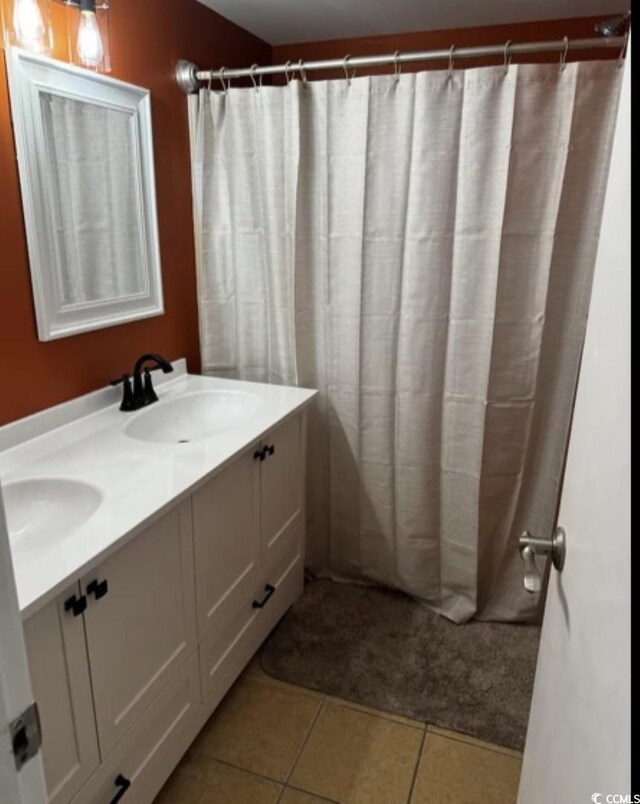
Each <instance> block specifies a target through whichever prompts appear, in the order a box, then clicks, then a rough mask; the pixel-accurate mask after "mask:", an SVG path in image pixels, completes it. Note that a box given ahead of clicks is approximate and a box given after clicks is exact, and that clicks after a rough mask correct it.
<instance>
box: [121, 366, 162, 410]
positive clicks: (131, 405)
mask: <svg viewBox="0 0 640 804" xmlns="http://www.w3.org/2000/svg"><path fill="white" fill-rule="evenodd" d="M149 361H152V362H154V363H155V364H156V365H157V366H159V367H160V368H161V369H162V371H163V372H164V374H168V373H169V372H170V371H173V366H172V365H171V363H169V361H168V360H165V359H164V357H161V356H160V355H155V354H144V355H142V356H141V357H139V358H138V359H137V360H136V364H135V366H134V367H133V388H132V387H131V375H130V374H123V375H122V377H119V378H118V379H117V380H112V381H111V385H119V384H120V383H122V402H121V403H120V410H124V411H131V410H140V408H144V407H146V406H147V405H151V404H152V403H153V402H157V401H158V396H157V394H156V392H155V391H154V389H153V383H152V381H151V372H150V371H149V369H148V368H145V370H144V380H143V378H142V367H143V365H144V364H145V363H147V362H149Z"/></svg>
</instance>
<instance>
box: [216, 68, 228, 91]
mask: <svg viewBox="0 0 640 804" xmlns="http://www.w3.org/2000/svg"><path fill="white" fill-rule="evenodd" d="M226 69H227V68H226V67H221V68H220V69H219V70H218V78H219V79H220V83H221V84H222V91H223V92H224V94H225V95H226V94H227V89H228V88H229V85H228V84H225V82H224V74H225V72H226Z"/></svg>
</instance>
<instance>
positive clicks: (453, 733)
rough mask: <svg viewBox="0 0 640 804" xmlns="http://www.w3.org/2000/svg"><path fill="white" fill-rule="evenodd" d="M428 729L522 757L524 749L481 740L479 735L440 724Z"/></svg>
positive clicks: (443, 735) (518, 757)
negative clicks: (443, 726) (519, 749)
mask: <svg viewBox="0 0 640 804" xmlns="http://www.w3.org/2000/svg"><path fill="white" fill-rule="evenodd" d="M427 730H428V731H430V732H432V733H433V734H439V735H440V736H442V737H450V738H451V739H452V740H461V741H462V742H463V743H469V744H470V745H477V746H478V748H487V749H489V750H490V751H497V752H498V753H500V754H506V755H507V756H509V757H516V759H522V751H514V750H513V748H505V746H503V745H496V744H495V743H488V742H486V740H479V739H478V738H477V737H470V736H469V735H468V734H461V733H460V732H459V731H451V730H450V729H441V728H440V727H439V726H427Z"/></svg>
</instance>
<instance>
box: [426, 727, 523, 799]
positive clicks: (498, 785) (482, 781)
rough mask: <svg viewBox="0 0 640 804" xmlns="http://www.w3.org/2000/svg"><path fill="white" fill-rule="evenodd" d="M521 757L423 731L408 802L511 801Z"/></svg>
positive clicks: (516, 792) (514, 795) (516, 788)
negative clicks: (420, 755) (425, 734)
mask: <svg viewBox="0 0 640 804" xmlns="http://www.w3.org/2000/svg"><path fill="white" fill-rule="evenodd" d="M520 765H521V761H520V759H519V758H518V757H512V756H508V755H507V754H504V753H499V752H497V751H492V750H487V749H486V748H481V747H479V746H477V745H473V744H472V743H469V742H463V741H461V740H452V739H449V738H448V737H444V736H442V735H440V734H434V733H433V732H431V731H427V736H426V739H425V743H424V749H423V752H422V757H421V759H420V764H419V766H418V773H417V775H416V781H415V786H414V789H413V795H412V796H411V804H514V803H515V801H516V798H517V795H518V781H519V779H520Z"/></svg>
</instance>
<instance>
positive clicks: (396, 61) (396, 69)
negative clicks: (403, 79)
mask: <svg viewBox="0 0 640 804" xmlns="http://www.w3.org/2000/svg"><path fill="white" fill-rule="evenodd" d="M401 72H402V67H401V65H400V51H399V50H396V52H395V53H394V54H393V74H394V76H395V79H396V83H397V82H398V81H399V80H400V73H401Z"/></svg>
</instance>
